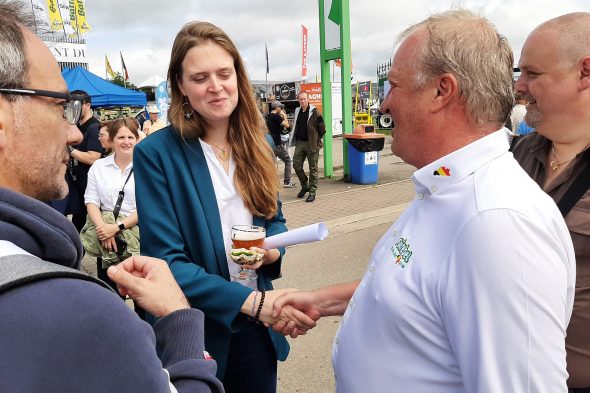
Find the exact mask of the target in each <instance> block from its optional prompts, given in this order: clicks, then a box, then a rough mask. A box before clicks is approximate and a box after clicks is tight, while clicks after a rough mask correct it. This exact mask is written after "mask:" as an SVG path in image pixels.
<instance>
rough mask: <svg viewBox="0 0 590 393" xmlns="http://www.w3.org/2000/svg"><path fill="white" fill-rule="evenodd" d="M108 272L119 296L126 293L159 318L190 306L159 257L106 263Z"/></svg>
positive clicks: (135, 257) (134, 258)
mask: <svg viewBox="0 0 590 393" xmlns="http://www.w3.org/2000/svg"><path fill="white" fill-rule="evenodd" d="M107 273H108V275H109V278H110V279H111V280H113V281H114V282H115V283H116V284H117V287H118V288H119V293H120V294H121V295H122V296H125V295H128V296H129V297H131V298H132V299H133V301H134V302H136V303H137V304H139V305H140V306H141V308H143V309H145V310H146V311H147V312H149V313H150V314H152V315H154V316H156V317H158V318H160V317H165V316H166V315H168V314H170V313H172V312H174V311H176V310H181V309H186V308H190V304H189V303H188V301H187V300H186V297H185V296H184V293H182V290H181V289H180V287H179V286H178V284H177V283H176V280H175V279H174V277H173V276H172V272H171V271H170V268H169V267H168V265H167V264H166V262H164V261H163V260H161V259H156V258H151V257H144V256H132V257H131V258H127V259H126V260H125V261H123V262H121V263H120V264H118V265H116V266H111V267H109V269H108V271H107Z"/></svg>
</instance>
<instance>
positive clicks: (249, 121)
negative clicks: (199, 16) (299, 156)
mask: <svg viewBox="0 0 590 393" xmlns="http://www.w3.org/2000/svg"><path fill="white" fill-rule="evenodd" d="M206 42H213V43H215V44H217V45H219V46H220V47H222V48H223V49H225V50H226V51H227V53H229V55H230V56H231V57H232V58H233V59H234V68H235V70H236V78H237V83H238V104H237V106H236V108H235V109H234V111H233V112H232V114H231V115H230V121H229V135H228V139H229V143H230V146H231V149H232V154H233V157H234V161H235V163H236V171H235V175H234V182H235V184H236V189H237V190H238V192H239V193H240V195H241V196H242V200H243V201H244V203H245V205H246V207H247V208H248V210H250V212H251V213H252V214H254V215H257V216H263V217H266V218H271V217H272V216H274V215H275V214H276V212H277V197H278V193H279V177H278V175H277V172H276V169H275V162H274V155H273V153H272V150H271V148H270V145H269V144H268V142H267V140H266V138H265V137H264V133H265V125H264V121H263V118H262V116H261V114H260V113H259V111H258V108H257V106H256V100H255V98H254V91H253V89H252V85H251V84H250V81H249V79H248V74H247V73H246V67H245V66H244V62H243V60H242V57H241V56H240V54H239V52H238V49H237V48H236V46H235V45H234V43H233V42H232V40H231V39H230V38H229V37H228V36H227V34H225V32H224V31H223V30H221V29H220V28H218V27H217V26H215V25H213V24H211V23H208V22H190V23H187V24H186V25H184V26H183V27H182V29H180V31H179V32H178V34H177V35H176V38H175V39H174V44H173V46H172V56H171V58H170V66H169V67H168V82H169V84H168V85H169V86H170V90H171V93H172V97H171V102H170V107H169V109H168V119H169V120H170V122H171V123H172V124H173V125H174V127H175V128H176V129H177V130H178V131H179V132H180V134H181V135H182V137H183V138H198V137H200V136H201V135H203V133H204V132H205V127H206V125H205V121H204V120H203V118H202V117H201V116H200V115H199V113H197V112H196V111H194V110H193V108H192V107H191V106H190V103H189V104H187V105H184V108H183V107H182V105H183V103H185V102H187V101H185V97H184V96H183V95H182V92H181V91H180V88H179V87H178V81H179V80H180V79H181V78H182V61H183V60H184V58H185V56H186V53H187V52H188V51H189V49H191V48H192V47H194V46H198V45H202V44H204V43H206ZM187 107H188V108H187ZM183 110H184V112H186V113H188V112H190V111H194V113H193V115H192V116H191V117H190V119H187V118H186V117H185V116H184V114H183Z"/></svg>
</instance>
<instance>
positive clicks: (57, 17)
mask: <svg viewBox="0 0 590 393" xmlns="http://www.w3.org/2000/svg"><path fill="white" fill-rule="evenodd" d="M47 13H48V14H49V26H50V28H51V30H55V31H57V30H61V29H63V26H64V23H63V20H62V19H61V13H60V12H59V6H58V5H57V0H47Z"/></svg>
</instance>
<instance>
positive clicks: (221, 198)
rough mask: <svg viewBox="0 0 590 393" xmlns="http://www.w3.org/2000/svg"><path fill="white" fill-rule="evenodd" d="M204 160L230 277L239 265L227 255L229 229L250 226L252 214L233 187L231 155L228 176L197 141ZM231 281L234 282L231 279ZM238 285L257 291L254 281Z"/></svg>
mask: <svg viewBox="0 0 590 393" xmlns="http://www.w3.org/2000/svg"><path fill="white" fill-rule="evenodd" d="M199 141H200V142H201V147H202V148H203V153H205V159H206V160H207V167H208V168H209V174H210V175H211V181H212V182H213V189H214V190H215V199H216V201H217V208H218V209H219V218H220V219H221V230H222V232H223V245H224V246H225V255H226V259H227V266H228V268H229V273H230V277H231V275H234V274H236V273H237V272H239V271H240V265H238V264H237V263H235V262H234V261H232V259H231V258H230V257H229V253H230V251H231V248H232V242H231V227H232V225H241V224H244V225H252V220H253V217H252V213H250V211H249V210H248V208H247V207H246V205H244V201H243V200H242V196H241V195H240V193H239V192H237V191H236V189H235V186H234V173H235V171H236V163H235V162H234V158H233V155H232V154H230V156H229V175H228V174H227V173H225V170H224V169H223V166H222V165H221V163H220V162H219V160H218V159H217V156H216V155H215V152H214V151H213V148H212V147H211V146H210V145H209V144H207V143H206V142H204V141H203V140H202V139H199ZM231 280H232V281H236V279H235V278H233V277H231ZM238 282H239V283H240V284H242V285H245V286H247V287H250V288H252V289H257V288H258V286H257V284H256V280H250V281H243V280H239V281H238Z"/></svg>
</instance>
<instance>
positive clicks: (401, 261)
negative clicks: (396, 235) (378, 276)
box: [391, 238, 412, 269]
mask: <svg viewBox="0 0 590 393" xmlns="http://www.w3.org/2000/svg"><path fill="white" fill-rule="evenodd" d="M391 253H392V254H393V257H394V258H395V264H396V265H400V266H401V267H402V269H403V268H405V267H406V266H408V263H410V257H411V256H412V250H410V244H409V243H408V241H407V240H406V239H404V238H400V239H399V240H398V241H397V243H395V245H394V246H393V247H391Z"/></svg>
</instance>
